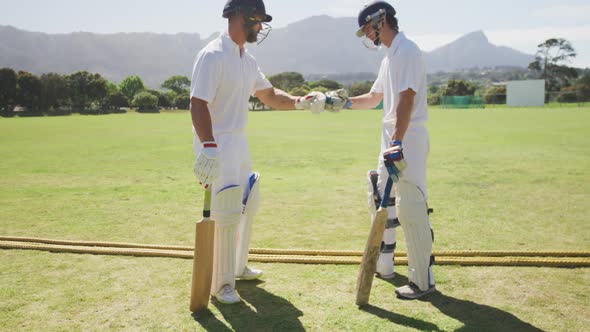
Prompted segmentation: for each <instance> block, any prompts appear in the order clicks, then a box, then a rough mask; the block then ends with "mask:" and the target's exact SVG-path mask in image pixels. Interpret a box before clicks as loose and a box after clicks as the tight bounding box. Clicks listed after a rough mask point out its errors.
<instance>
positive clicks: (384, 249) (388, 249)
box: [379, 241, 397, 254]
mask: <svg viewBox="0 0 590 332" xmlns="http://www.w3.org/2000/svg"><path fill="white" fill-rule="evenodd" d="M396 244H397V242H393V243H391V244H385V242H383V241H381V248H380V249H379V251H380V252H381V253H382V254H391V253H393V252H394V251H395V246H396Z"/></svg>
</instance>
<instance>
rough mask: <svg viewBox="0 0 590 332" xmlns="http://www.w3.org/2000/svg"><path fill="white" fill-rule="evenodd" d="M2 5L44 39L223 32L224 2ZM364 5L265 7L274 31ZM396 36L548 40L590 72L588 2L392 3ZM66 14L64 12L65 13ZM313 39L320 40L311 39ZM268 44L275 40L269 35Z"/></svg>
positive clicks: (107, 0)
mask: <svg viewBox="0 0 590 332" xmlns="http://www.w3.org/2000/svg"><path fill="white" fill-rule="evenodd" d="M0 1H2V2H3V3H2V8H3V10H2V11H1V12H0V25H11V26H14V27H15V28H17V29H21V30H27V31H35V32H44V33H48V34H57V33H71V32H92V33H102V34H110V33H119V32H153V33H165V34H175V33H182V32H187V33H198V34H200V35H201V37H202V38H206V37H208V36H210V35H211V34H213V33H215V32H220V31H223V30H225V27H226V24H227V22H226V20H224V19H223V18H222V17H221V11H222V8H223V5H224V3H225V1H203V3H199V1H196V0H192V1H191V0H172V1H169V2H163V1H154V0H143V1H140V0H125V1H114V0H102V1H98V0H86V1H74V0H54V1H51V2H46V1H40V0H21V1H19V2H8V1H7V0H0ZM365 2H366V1H364V0H361V1H359V0H324V1H322V2H321V5H318V1H312V0H300V1H297V3H295V2H285V1H270V0H267V1H265V4H266V8H267V12H268V13H269V14H270V15H272V16H273V22H272V23H271V25H272V26H273V28H282V27H285V26H287V25H288V24H291V23H294V22H297V21H300V20H303V19H305V18H308V17H311V16H318V15H329V16H332V17H356V15H357V13H358V10H359V9H360V8H361V7H362V5H363V4H364V3H365ZM390 3H392V5H393V6H394V7H395V8H396V10H397V12H398V14H397V17H398V19H399V21H400V28H401V30H403V31H405V32H406V34H407V35H409V36H410V37H412V38H413V39H414V40H415V41H416V42H417V43H418V44H419V45H420V47H421V48H422V49H424V50H426V51H430V50H433V49H435V48H437V47H440V46H442V45H444V44H447V43H449V42H451V41H453V40H455V39H457V38H459V37H461V36H462V35H465V34H467V33H470V32H473V31H479V30H482V31H484V33H485V34H486V36H487V37H488V39H489V40H490V42H491V43H493V44H495V45H499V46H508V47H511V48H514V49H516V50H519V51H521V52H525V53H528V54H534V53H535V52H536V50H537V45H538V44H540V43H542V42H543V41H545V40H546V39H548V38H555V37H557V38H565V39H568V40H569V41H570V42H571V43H572V45H573V46H574V48H575V49H576V51H577V53H578V57H577V58H576V59H575V60H574V61H573V62H572V63H571V65H572V66H576V67H590V4H589V3H588V1H587V0H564V1H557V0H537V1H535V0H520V1H508V0H497V1H494V2H493V3H487V2H486V3H482V2H479V1H469V0H448V1H445V2H440V1H436V0H425V1H410V0H400V1H397V2H390ZM63 8H68V9H67V10H64V9H63ZM309 37H310V38H313V37H318V36H309ZM271 38H272V35H271Z"/></svg>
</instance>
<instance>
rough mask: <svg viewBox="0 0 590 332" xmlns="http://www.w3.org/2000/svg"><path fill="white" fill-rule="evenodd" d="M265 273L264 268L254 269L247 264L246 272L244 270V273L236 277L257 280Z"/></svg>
mask: <svg viewBox="0 0 590 332" xmlns="http://www.w3.org/2000/svg"><path fill="white" fill-rule="evenodd" d="M263 274H264V273H263V272H262V270H258V269H253V268H250V267H248V266H246V267H245V268H244V272H242V274H241V275H239V276H237V277H236V278H238V279H241V280H256V279H258V278H260V277H262V275H263Z"/></svg>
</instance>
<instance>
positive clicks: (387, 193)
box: [381, 176, 393, 209]
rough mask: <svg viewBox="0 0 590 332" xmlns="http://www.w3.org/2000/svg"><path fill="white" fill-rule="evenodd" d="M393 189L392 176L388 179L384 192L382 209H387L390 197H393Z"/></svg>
mask: <svg viewBox="0 0 590 332" xmlns="http://www.w3.org/2000/svg"><path fill="white" fill-rule="evenodd" d="M392 188H393V180H392V179H391V177H390V176H388V177H387V183H386V184H385V190H384V191H383V199H382V200H381V207H382V208H384V209H386V208H387V205H388V204H389V197H390V196H391V189H392Z"/></svg>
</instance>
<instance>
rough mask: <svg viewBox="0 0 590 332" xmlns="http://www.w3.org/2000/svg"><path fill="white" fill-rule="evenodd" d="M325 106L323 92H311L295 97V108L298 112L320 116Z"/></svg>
mask: <svg viewBox="0 0 590 332" xmlns="http://www.w3.org/2000/svg"><path fill="white" fill-rule="evenodd" d="M325 105H326V95H325V94H324V93H323V92H319V91H312V92H310V93H308V94H306V95H305V96H303V97H297V100H295V108H296V109H298V110H310V111H311V113H313V114H320V113H322V112H323V111H324V107H325Z"/></svg>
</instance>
